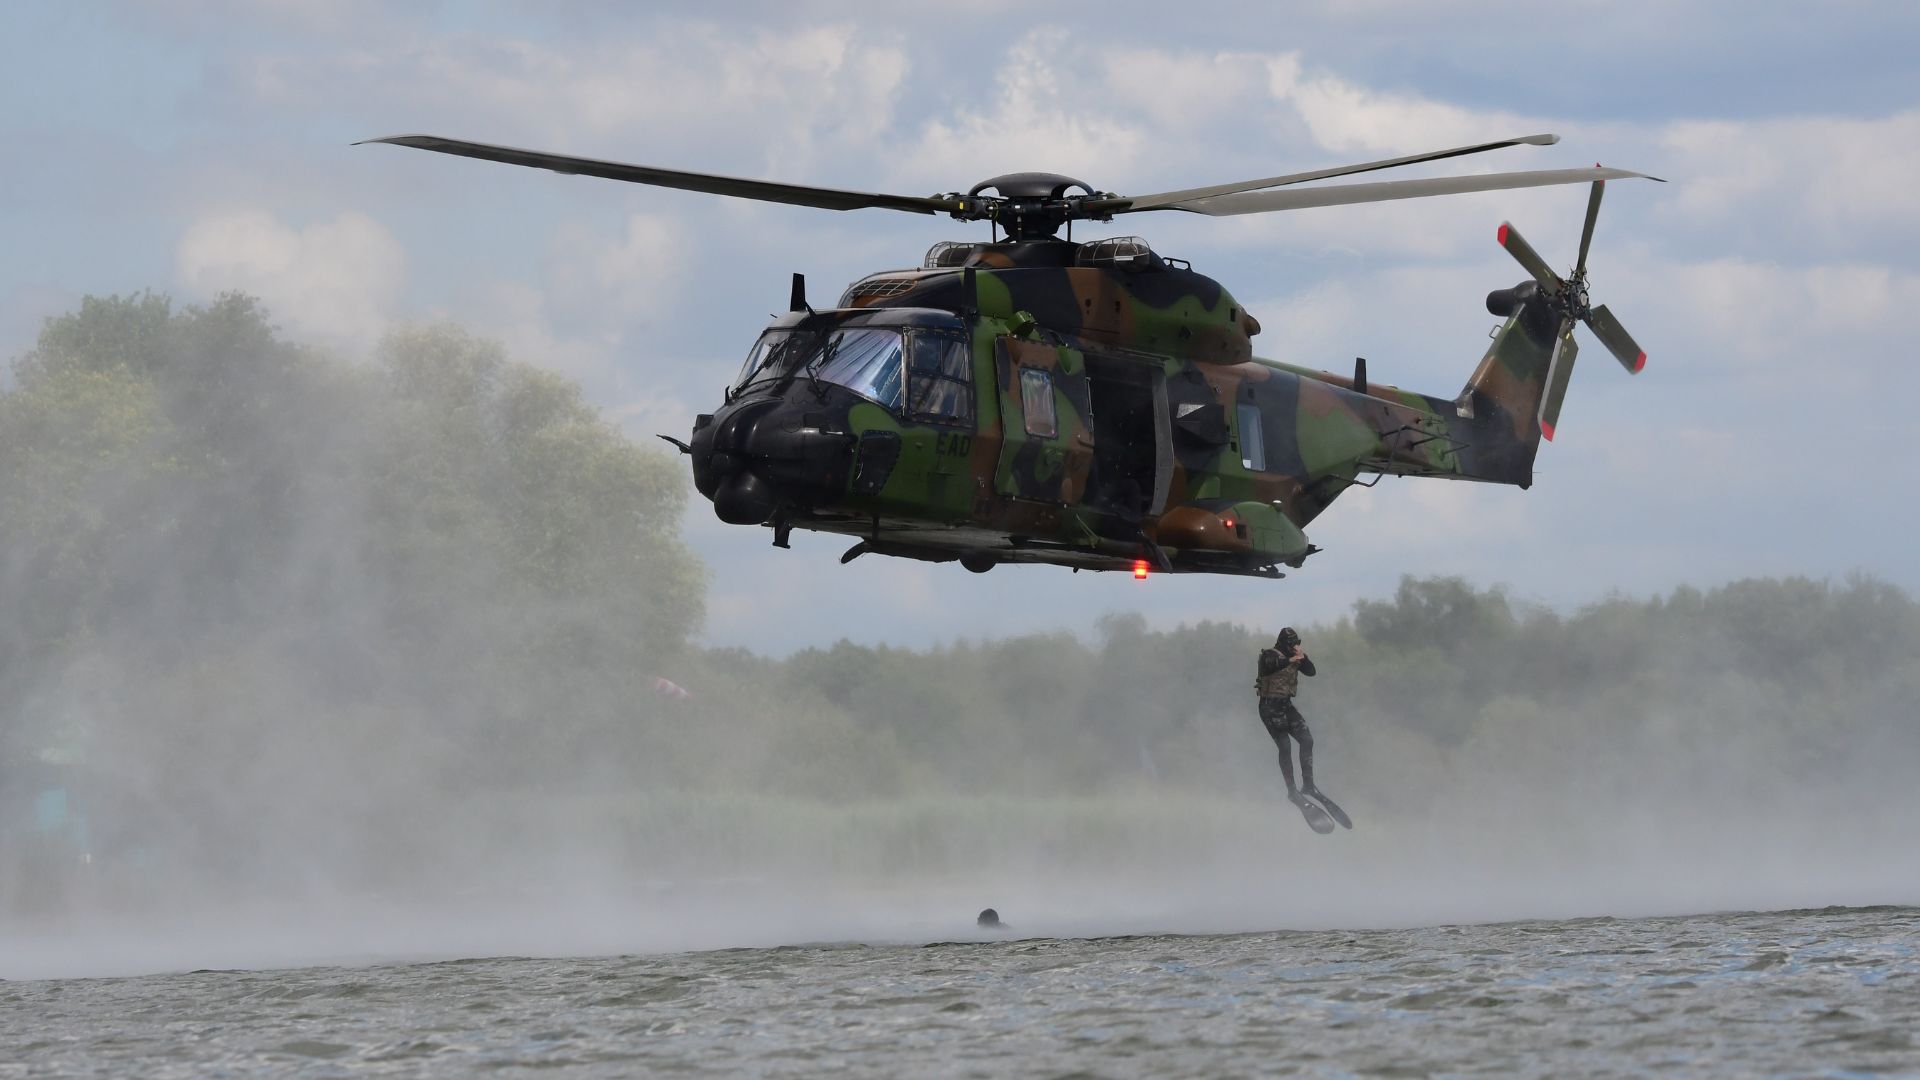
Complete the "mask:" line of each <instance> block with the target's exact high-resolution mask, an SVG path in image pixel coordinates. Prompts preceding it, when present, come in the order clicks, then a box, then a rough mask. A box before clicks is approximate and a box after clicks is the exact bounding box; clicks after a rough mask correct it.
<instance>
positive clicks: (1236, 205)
mask: <svg viewBox="0 0 1920 1080" xmlns="http://www.w3.org/2000/svg"><path fill="white" fill-rule="evenodd" d="M1628 177H1636V178H1641V179H1647V180H1658V179H1659V177H1656V176H1647V175H1646V174H1644V173H1637V172H1628V171H1627V170H1625V169H1544V170H1541V171H1539V172H1507V173H1486V174H1484V175H1481V176H1439V177H1434V178H1432V179H1430V180H1385V181H1380V182H1377V183H1372V184H1339V185H1336V186H1334V187H1323V188H1287V189H1285V190H1283V191H1243V192H1241V193H1239V194H1237V195H1220V196H1216V197H1214V198H1210V199H1195V200H1193V201H1191V202H1182V203H1172V204H1169V205H1168V206H1165V207H1160V209H1165V210H1187V211H1191V212H1193V213H1196V214H1207V215H1209V216H1212V217H1229V216H1233V215H1236V214H1265V213H1270V212H1272V211H1275V210H1303V209H1305V208H1307V207H1310V206H1345V205H1347V204H1350V203H1369V202H1389V201H1391V200H1394V199H1419V198H1424V197H1426V196H1428V195H1465V194H1467V193H1469V192H1475V191H1504V190H1506V189H1508V188H1528V187H1548V186H1551V185H1554V184H1587V183H1592V182H1593V181H1595V180H1621V179H1626V178H1628Z"/></svg>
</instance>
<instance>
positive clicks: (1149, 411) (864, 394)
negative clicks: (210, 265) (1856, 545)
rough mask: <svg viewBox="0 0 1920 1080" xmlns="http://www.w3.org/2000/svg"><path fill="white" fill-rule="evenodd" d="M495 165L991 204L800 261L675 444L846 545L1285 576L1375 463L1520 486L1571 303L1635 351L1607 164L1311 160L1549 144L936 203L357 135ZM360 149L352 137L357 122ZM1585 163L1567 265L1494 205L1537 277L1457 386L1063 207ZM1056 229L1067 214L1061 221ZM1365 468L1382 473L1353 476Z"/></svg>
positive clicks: (1554, 383) (1286, 198) (1191, 199)
mask: <svg viewBox="0 0 1920 1080" xmlns="http://www.w3.org/2000/svg"><path fill="white" fill-rule="evenodd" d="M365 141H366V142H369V143H387V144H393V145H398V146H407V147H414V148H417V149H422V150H430V151H435V152H438V153H443V154H453V155H457V156H461V157H469V158H476V159H480V160H485V161H493V162H500V163H504V164H510V165H520V166H526V167H531V168H540V169H547V170H551V171H553V172H557V173H564V174H577V175H584V176H595V177H603V178H607V179H613V180H622V181H628V182H632V183H639V184H649V185H654V186H658V187H668V188H678V189H682V190H689V191H699V192H707V193H710V194H716V195H726V196H732V197H735V198H745V199H755V200H760V201H766V202H776V203H787V204H793V205H800V206H812V207H819V208H822V209H829V210H855V209H884V210H895V211H903V212H907V213H917V214H946V215H948V216H950V217H952V218H954V219H956V220H959V221H968V222H979V221H985V222H987V223H988V225H989V239H988V240H986V241H984V242H968V241H942V242H940V243H937V244H935V245H934V246H933V247H932V248H931V249H930V250H929V251H928V252H927V253H926V255H925V257H924V258H923V259H922V260H921V263H920V265H919V266H917V267H912V268H907V269H898V270H885V271H880V272H877V273H872V274H868V275H867V276H865V277H862V278H860V279H859V280H857V281H855V282H853V283H852V284H851V285H849V286H848V287H847V288H846V290H845V291H844V292H843V293H842V294H841V295H840V296H839V298H838V299H837V300H836V301H835V302H834V303H833V304H832V305H831V306H826V307H818V308H816V307H815V306H814V305H813V303H812V302H811V301H810V300H809V298H808V293H807V288H806V280H805V277H804V276H803V275H802V274H798V273H796V274H794V275H793V278H792V286H791V290H790V294H789V296H788V304H787V308H788V310H787V312H786V313H785V314H782V315H778V316H776V317H775V318H774V319H773V321H772V323H771V324H770V325H768V326H767V327H766V328H765V329H764V330H762V331H761V333H760V335H759V337H758V338H757V339H756V340H755V342H754V343H753V345H752V347H751V348H750V349H749V351H748V353H747V357H746V360H745V362H744V363H743V364H742V365H741V368H740V371H739V373H738V374H737V376H736V377H735V378H734V380H733V381H732V382H731V383H730V384H729V385H728V387H727V388H726V390H725V393H724V398H723V401H722V402H721V404H720V405H719V406H717V407H716V408H715V409H714V410H713V412H711V413H703V414H701V415H700V416H698V417H697V418H696V419H695V420H694V424H693V430H692V433H691V435H690V437H689V438H688V439H685V440H683V439H679V438H676V437H673V436H669V435H662V436H660V438H662V439H665V440H666V441H667V442H669V443H671V444H673V446H674V447H675V448H677V449H678V450H679V451H680V452H681V453H683V454H685V455H687V456H688V457H689V458H690V459H691V464H692V472H693V481H694V486H695V487H696V489H697V490H698V491H699V492H700V494H701V495H702V496H704V497H705V498H707V499H709V500H710V501H711V502H712V503H713V507H714V511H715V513H716V514H717V515H718V516H719V518H720V519H721V520H722V521H725V522H728V523H731V524H736V525H753V526H762V527H767V528H770V529H771V530H772V531H773V543H774V545H775V546H776V547H781V548H785V547H788V546H789V538H790V537H791V534H792V531H793V530H794V529H796V528H798V529H807V530H814V531H819V532H826V533H840V534H843V535H845V536H847V537H850V538H852V539H854V541H855V542H854V544H853V546H852V547H850V548H849V549H848V550H847V551H846V553H845V554H844V555H842V556H841V562H842V563H847V562H851V561H853V560H854V559H856V558H859V557H860V556H863V555H869V554H871V555H882V556H894V557H900V558H907V559H917V560H923V561H927V562H936V563H945V562H958V563H959V564H960V565H961V566H963V567H965V568H966V569H967V570H970V571H973V572H976V573H985V572H987V571H989V570H992V569H994V568H995V567H997V566H999V565H1001V564H1002V563H1009V564H1022V563H1040V564H1052V565H1059V566H1067V567H1071V568H1072V569H1073V570H1075V571H1076V572H1077V571H1080V570H1093V571H1121V572H1131V573H1132V574H1133V575H1134V576H1135V577H1137V578H1145V577H1146V576H1148V574H1149V573H1152V572H1155V571H1158V572H1163V573H1208V574H1233V575H1244V576H1252V577H1266V578H1279V577H1284V576H1285V574H1284V572H1283V571H1282V570H1281V569H1280V567H1282V566H1286V567H1289V568H1298V567H1300V566H1301V565H1302V563H1303V562H1304V561H1305V560H1306V559H1307V557H1308V556H1310V555H1312V554H1314V553H1315V552H1317V551H1319V550H1320V549H1319V548H1318V547H1316V546H1314V545H1313V544H1311V543H1309V542H1308V540H1307V537H1306V533H1305V528H1306V526H1307V525H1308V524H1309V523H1311V522H1312V521H1313V520H1314V518H1315V517H1317V516H1318V515H1319V514H1320V512H1321V511H1323V510H1325V509H1326V508H1327V506H1328V505H1329V504H1331V503H1332V502H1333V500H1334V499H1335V498H1336V497H1338V496H1339V495H1340V494H1341V493H1343V492H1345V491H1346V490H1347V489H1349V488H1351V487H1355V486H1371V485H1372V484H1373V483H1377V482H1378V480H1379V478H1380V477H1381V476H1385V475H1393V476H1421V477H1434V478H1440V479H1452V480H1473V481H1480V482H1486V483H1494V484H1511V485H1517V486H1518V487H1521V488H1527V487H1529V486H1531V484H1532V481H1533V460H1534V457H1535V454H1536V453H1537V451H1538V449H1539V443H1540V440H1541V438H1542V437H1544V438H1546V439H1548V440H1552V438H1553V437H1554V432H1555V428H1556V425H1557V424H1558V423H1559V418H1560V409H1561V404H1562V401H1563V399H1564V398H1565V396H1566V390H1567V384H1568V380H1569V379H1570V378H1571V376H1572V374H1573V366H1574V360H1575V358H1576V356H1577V355H1578V352H1579V349H1578V346H1577V345H1576V343H1575V341H1574V338H1573V327H1574V324H1575V323H1583V324H1585V325H1586V326H1587V327H1588V329H1589V330H1590V331H1591V332H1592V333H1593V335H1594V336H1595V337H1596V338H1598V340H1599V341H1600V343H1601V344H1602V345H1603V346H1605V347H1606V349H1607V350H1608V351H1609V352H1611V353H1612V354H1613V356H1614V357H1615V358H1616V359H1617V360H1618V361H1619V362H1620V363H1621V364H1622V366H1624V367H1625V368H1626V369H1627V370H1628V371H1629V372H1630V373H1635V374H1637V373H1638V372H1639V371H1640V370H1641V369H1642V368H1643V367H1644V366H1645V365H1646V353H1645V351H1644V350H1642V349H1641V348H1640V346H1639V345H1638V344H1637V343H1636V342H1635V341H1634V339H1633V337H1632V336H1631V335H1629V334H1628V333H1627V331H1626V329H1625V327H1623V326H1622V325H1621V323H1620V321H1619V320H1618V319H1617V318H1615V317H1614V315H1613V313H1612V312H1611V311H1609V310H1608V309H1607V308H1606V306H1604V305H1601V306H1598V307H1595V306H1593V304H1592V302H1591V298H1590V297H1589V295H1588V289H1587V269H1586V267H1587V252H1588V248H1589V246H1590V244H1591V242H1592V240H1593V231H1594V224H1595V222H1596V220H1597V219H1598V216H1599V212H1600V202H1601V198H1602V195H1603V193H1604V190H1605V185H1606V182H1607V181H1609V180H1621V179H1651V180H1658V179H1659V178H1658V177H1649V176H1646V175H1645V174H1642V173H1635V172H1629V171H1627V170H1624V169H1616V168H1602V167H1600V166H1598V165H1596V166H1594V167H1593V168H1591V169H1588V168H1576V169H1550V170H1539V171H1529V172H1503V173H1485V174H1475V175H1467V176H1448V177H1432V178H1423V179H1412V180H1386V181H1370V182H1364V183H1349V184H1339V185H1323V186H1311V185H1313V183H1314V182H1316V181H1322V180H1329V179H1333V178H1336V177H1342V176H1350V175H1355V174H1362V173H1370V172H1376V171H1379V170H1383V169H1391V168H1397V167H1402V166H1407V165H1415V164H1420V163H1424V162H1431V161H1439V160H1443V159H1448V158H1454V157H1462V156H1465V155H1470V154H1477V153H1482V152H1485V151H1489V150H1495V149H1500V148H1503V147H1511V146H1520V145H1534V146H1544V145H1551V144H1553V143H1556V142H1558V141H1559V137H1558V136H1556V135H1528V136H1522V137H1518V138H1512V139H1503V140H1498V141H1494V142H1486V143H1479V144H1475V145H1472V146H1461V147H1454V148H1451V149H1447V150H1438V151H1432V152H1428V153H1423V154H1413V155H1408V156H1403V157H1397V158H1389V159H1385V160H1380V161H1371V162H1364V163H1360V164H1354V165H1344V166H1335V167H1331V168H1323V169H1316V170H1312V171H1307V172H1298V173H1291V174H1287V175H1281V176H1270V177H1265V178H1261V179H1254V180H1244V181H1238V182H1234V183H1227V184H1217V185H1211V186H1207V187H1197V188H1187V189H1182V190H1176V191H1165V192H1159V193H1155V194H1148V195H1118V194H1115V193H1113V192H1107V191H1100V190H1096V189H1095V188H1093V187H1092V186H1091V185H1089V184H1087V183H1086V182H1084V181H1082V180H1078V179H1075V178H1073V177H1070V176H1064V175H1060V174H1056V173H1046V172H1018V173H1009V174H1006V175H1003V176H996V177H993V178H991V179H988V180H983V181H981V182H979V183H977V184H975V185H973V187H972V188H971V189H969V190H968V191H967V192H965V193H960V192H957V191H955V192H949V193H946V194H939V195H931V196H925V197H915V196H904V195H891V194H884V193H868V192H857V191H847V190H840V189H834V188H820V187H806V186H801V185H795V184H784V183H776V182H772V181H764V180H750V179H741V178H736V177H728V176H719V175H713V174H708V173H697V172H685V171H680V170H673V169H663V168H656V167H653V166H647V165H632V164H624V163H621V162H613V161H601V160H596V159H592V158H582V157H572V156H567V155H561V154H551V153H545V152H542V151H535V150H522V149H516V148H513V147H506V146H496V145H492V144H488V143H477V142H468V141H463V140H457V139H448V138H442V137H439V136H434V135H395V136H389V137H386V138H381V139H369V140H365ZM356 145H359V144H356ZM1581 183H1584V184H1590V185H1591V188H1590V193H1589V196H1588V201H1587V213H1586V222H1585V227H1584V229H1583V230H1582V232H1581V236H1580V246H1579V255H1578V258H1577V259H1576V261H1575V262H1574V264H1573V268H1572V270H1571V272H1569V273H1568V274H1567V275H1565V276H1561V275H1560V274H1557V273H1556V272H1555V271H1554V270H1553V269H1552V267H1551V266H1550V265H1549V264H1548V263H1547V262H1546V261H1545V260H1544V259H1543V258H1541V256H1540V255H1539V253H1538V252H1536V251H1535V250H1534V249H1533V248H1532V247H1531V246H1530V245H1528V243H1527V242H1526V241H1525V240H1524V239H1522V238H1521V236H1520V233H1519V231H1518V230H1516V229H1514V228H1513V226H1512V225H1510V224H1507V223H1502V224H1501V225H1500V227H1499V230H1498V232H1497V234H1496V238H1497V240H1498V242H1499V243H1500V245H1501V246H1502V247H1503V248H1505V249H1506V251H1507V252H1508V253H1509V254H1511V255H1512V256H1513V257H1514V258H1515V259H1516V260H1518V261H1519V263H1520V264H1521V266H1522V267H1524V268H1525V269H1526V271H1527V273H1528V275H1529V276H1528V278H1527V279H1525V280H1523V281H1522V282H1521V283H1520V284H1518V285H1515V286H1513V287H1511V288H1506V289H1499V290H1496V291H1494V292H1492V293H1490V294H1489V295H1488V296H1487V301H1486V303H1487V310H1488V311H1489V312H1490V313H1491V314H1493V315H1495V316H1498V317H1501V318H1503V319H1504V320H1505V321H1504V323H1502V324H1501V325H1500V326H1498V327H1497V328H1496V329H1495V330H1494V331H1493V333H1492V335H1491V344H1490V345H1489V346H1488V347H1487V349H1486V351H1485V352H1484V354H1483V355H1482V356H1481V358H1480V361H1479V363H1478V365H1477V366H1476V367H1475V368H1474V370H1473V373H1472V375H1471V376H1470V377H1469V378H1468V380H1467V383H1466V386H1465V388H1464V389H1462V390H1461V391H1460V393H1459V394H1458V395H1456V396H1454V397H1451V398H1442V397H1435V396H1429V395H1426V394H1421V393H1416V392H1412V391H1407V390H1402V389H1400V388H1398V387H1395V386H1391V385H1387V384H1384V383H1377V382H1373V381H1371V380H1370V379H1369V377H1368V373H1367V368H1366V361H1365V360H1364V359H1360V360H1356V361H1355V364H1354V369H1353V372H1352V374H1351V375H1344V374H1336V373H1332V372H1326V371H1317V370H1313V369H1311V368H1306V367H1301V366H1296V365H1293V364H1287V363H1281V362H1278V361H1274V360H1268V359H1263V358H1260V357H1256V356H1255V355H1254V354H1253V348H1252V338H1253V337H1254V336H1255V335H1257V334H1259V333H1260V329H1261V328H1260V323H1259V321H1258V320H1257V319H1256V318H1255V317H1254V316H1253V314H1252V313H1251V312H1249V311H1247V310H1246V309H1245V308H1244V307H1242V306H1241V305H1240V303H1239V302H1238V301H1237V300H1235V299H1234V297H1233V296H1232V294H1231V293H1229V292H1228V291H1227V290H1226V289H1225V288H1224V287H1223V286H1221V285H1220V283H1219V282H1217V281H1215V280H1213V279H1212V278H1209V277H1207V276H1205V275H1203V274H1200V273H1198V272H1196V271H1194V269H1193V267H1192V265H1191V264H1190V263H1188V262H1185V261H1183V260H1180V259H1174V258H1169V257H1165V256H1162V255H1160V254H1158V253H1157V252H1155V251H1154V250H1153V249H1152V247H1151V246H1150V245H1149V244H1148V243H1147V241H1146V240H1144V239H1142V238H1140V237H1138V236H1118V237H1106V238H1101V239H1096V240H1092V241H1084V242H1078V243H1076V242H1074V241H1073V240H1072V239H1071V237H1072V225H1073V223H1074V222H1076V221H1096V222H1110V221H1112V220H1114V219H1115V218H1116V217H1118V216H1120V215H1123V214H1134V213H1142V212H1147V211H1178V212H1186V213H1197V214H1203V215H1208V216H1215V217H1226V216H1235V215H1241V214H1257V213H1269V212H1274V211H1284V210H1295V209H1303V208H1307V207H1316V206H1334V205H1346V204H1355V203H1365V202H1380V201H1387V200H1396V199H1408V198H1419V197H1426V196H1435V195H1450V194H1462V193H1467V192H1477V191H1494V190H1504V189H1513V188H1525V187H1541V186H1551V185H1560V184H1581ZM1063 227H1064V228H1065V230H1066V232H1067V235H1066V237H1064V238H1063V237H1062V236H1060V235H1059V233H1060V232H1061V230H1062V228H1063ZM1363 477H1364V478H1365V479H1363Z"/></svg>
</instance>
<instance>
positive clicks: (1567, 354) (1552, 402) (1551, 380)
mask: <svg viewBox="0 0 1920 1080" xmlns="http://www.w3.org/2000/svg"><path fill="white" fill-rule="evenodd" d="M1579 355H1580V346H1578V345H1576V344H1574V341H1573V323H1572V322H1571V321H1568V322H1563V323H1561V324H1560V336H1559V337H1556V338H1554V339H1553V359H1552V360H1550V361H1548V362H1547V385H1546V390H1545V392H1544V393H1542V394H1541V395H1540V414H1539V416H1538V420H1539V421H1540V434H1542V435H1544V436H1546V438H1547V441H1548V442H1552V441H1553V433H1554V429H1555V428H1557V427H1559V425H1560V403H1561V402H1563V401H1565V400H1566V398H1567V384H1568V383H1569V382H1571V381H1572V380H1573V361H1574V358H1575V357H1578V356H1579Z"/></svg>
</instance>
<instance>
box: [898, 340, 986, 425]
mask: <svg viewBox="0 0 1920 1080" xmlns="http://www.w3.org/2000/svg"><path fill="white" fill-rule="evenodd" d="M907 341H908V349H907V356H908V360H907V400H908V411H909V412H911V413H912V414H913V415H914V416H916V417H922V418H925V419H929V420H943V421H948V422H952V423H968V424H970V423H972V422H973V387H972V385H971V383H972V376H973V350H972V349H971V348H970V347H969V346H968V344H967V339H965V338H963V337H960V336H958V335H952V334H935V333H928V332H926V331H915V332H914V333H913V335H912V336H911V337H909V338H908V339H907Z"/></svg>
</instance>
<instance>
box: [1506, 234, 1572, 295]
mask: <svg viewBox="0 0 1920 1080" xmlns="http://www.w3.org/2000/svg"><path fill="white" fill-rule="evenodd" d="M1494 236H1495V238H1496V239H1498V240H1499V241H1500V246H1501V247H1503V248H1506V249H1507V254H1509V255H1511V256H1513V258H1514V261H1516V262H1518V263H1519V264H1520V265H1521V266H1524V267H1526V268H1527V273H1529V274H1532V275H1533V279H1534V280H1535V281H1538V282H1539V283H1540V284H1542V285H1544V286H1546V287H1547V291H1548V292H1550V293H1553V294H1555V295H1558V294H1559V292H1560V290H1561V289H1563V288H1565V284H1564V283H1563V282H1561V280H1560V275H1559V274H1556V273H1554V272H1553V267H1551V266H1548V265H1547V260H1545V259H1543V258H1541V257H1540V253H1539V252H1537V251H1535V250H1533V245H1532V244H1529V243H1527V241H1526V238H1525V237H1523V236H1521V235H1520V230H1519V229H1516V228H1514V227H1513V226H1512V225H1510V224H1508V223H1507V222H1504V221H1503V222H1501V223H1500V231H1499V232H1497V233H1495V234H1494Z"/></svg>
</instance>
